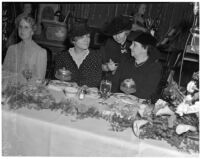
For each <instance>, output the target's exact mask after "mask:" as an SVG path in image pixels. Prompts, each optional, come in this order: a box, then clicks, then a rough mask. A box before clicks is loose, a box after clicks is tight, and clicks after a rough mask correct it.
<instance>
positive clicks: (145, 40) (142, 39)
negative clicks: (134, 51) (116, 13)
mask: <svg viewBox="0 0 200 159" xmlns="http://www.w3.org/2000/svg"><path fill="white" fill-rule="evenodd" d="M127 40H128V41H136V42H139V43H141V44H143V45H151V46H156V43H157V40H156V39H155V38H154V37H153V36H152V35H151V34H149V33H144V32H142V31H133V32H131V33H130V34H129V35H128V37H127Z"/></svg>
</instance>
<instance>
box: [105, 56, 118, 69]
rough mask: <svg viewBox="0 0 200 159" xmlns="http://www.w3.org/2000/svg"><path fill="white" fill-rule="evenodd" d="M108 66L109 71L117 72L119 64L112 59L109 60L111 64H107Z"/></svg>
mask: <svg viewBox="0 0 200 159" xmlns="http://www.w3.org/2000/svg"><path fill="white" fill-rule="evenodd" d="M107 66H108V70H109V71H112V72H113V71H116V69H117V67H118V64H117V63H114V62H113V61H112V60H111V59H110V60H109V62H108V63H107Z"/></svg>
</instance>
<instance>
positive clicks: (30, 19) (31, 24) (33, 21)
mask: <svg viewBox="0 0 200 159" xmlns="http://www.w3.org/2000/svg"><path fill="white" fill-rule="evenodd" d="M22 20H25V21H26V22H27V23H29V24H30V26H31V28H32V30H33V32H35V31H36V29H37V26H36V23H35V20H34V19H33V18H32V17H31V16H22V17H21V18H20V19H19V21H18V23H17V28H19V24H20V22H21V21H22Z"/></svg>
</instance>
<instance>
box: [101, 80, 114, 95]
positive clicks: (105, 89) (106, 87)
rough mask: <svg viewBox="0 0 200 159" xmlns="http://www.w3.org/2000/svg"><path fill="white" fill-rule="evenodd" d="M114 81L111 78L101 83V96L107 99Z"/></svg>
mask: <svg viewBox="0 0 200 159" xmlns="http://www.w3.org/2000/svg"><path fill="white" fill-rule="evenodd" d="M111 87H112V83H111V81H109V80H102V81H101V85H100V93H101V97H102V98H104V99H106V98H108V97H109V95H110V93H111Z"/></svg>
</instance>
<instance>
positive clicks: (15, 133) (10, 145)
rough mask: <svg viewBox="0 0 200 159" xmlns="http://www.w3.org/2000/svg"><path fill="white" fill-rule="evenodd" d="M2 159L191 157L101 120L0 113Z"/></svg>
mask: <svg viewBox="0 0 200 159" xmlns="http://www.w3.org/2000/svg"><path fill="white" fill-rule="evenodd" d="M2 120H3V122H2V128H3V130H2V135H3V136H2V139H3V141H2V146H3V147H2V148H3V155H4V156H18V155H20V156H96V157H97V156H103V157H113V156H124V157H125V156H150V157H151V156H165V157H172V156H175V157H176V156H177V157H178V156H182V157H183V156H184V157H185V156H191V155H189V154H185V153H181V152H178V151H177V150H176V148H173V147H171V146H170V145H169V144H167V143H166V142H164V141H155V140H140V139H138V138H137V137H135V136H134V134H133V133H132V130H131V129H127V130H125V131H122V132H114V131H111V130H110V125H109V123H108V122H106V121H105V120H103V119H93V118H87V119H83V120H76V119H75V118H74V117H73V116H65V115H63V114H60V112H59V111H58V112H54V111H50V110H40V111H37V110H29V109H27V108H22V109H19V110H17V111H14V112H11V111H8V110H3V112H2Z"/></svg>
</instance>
